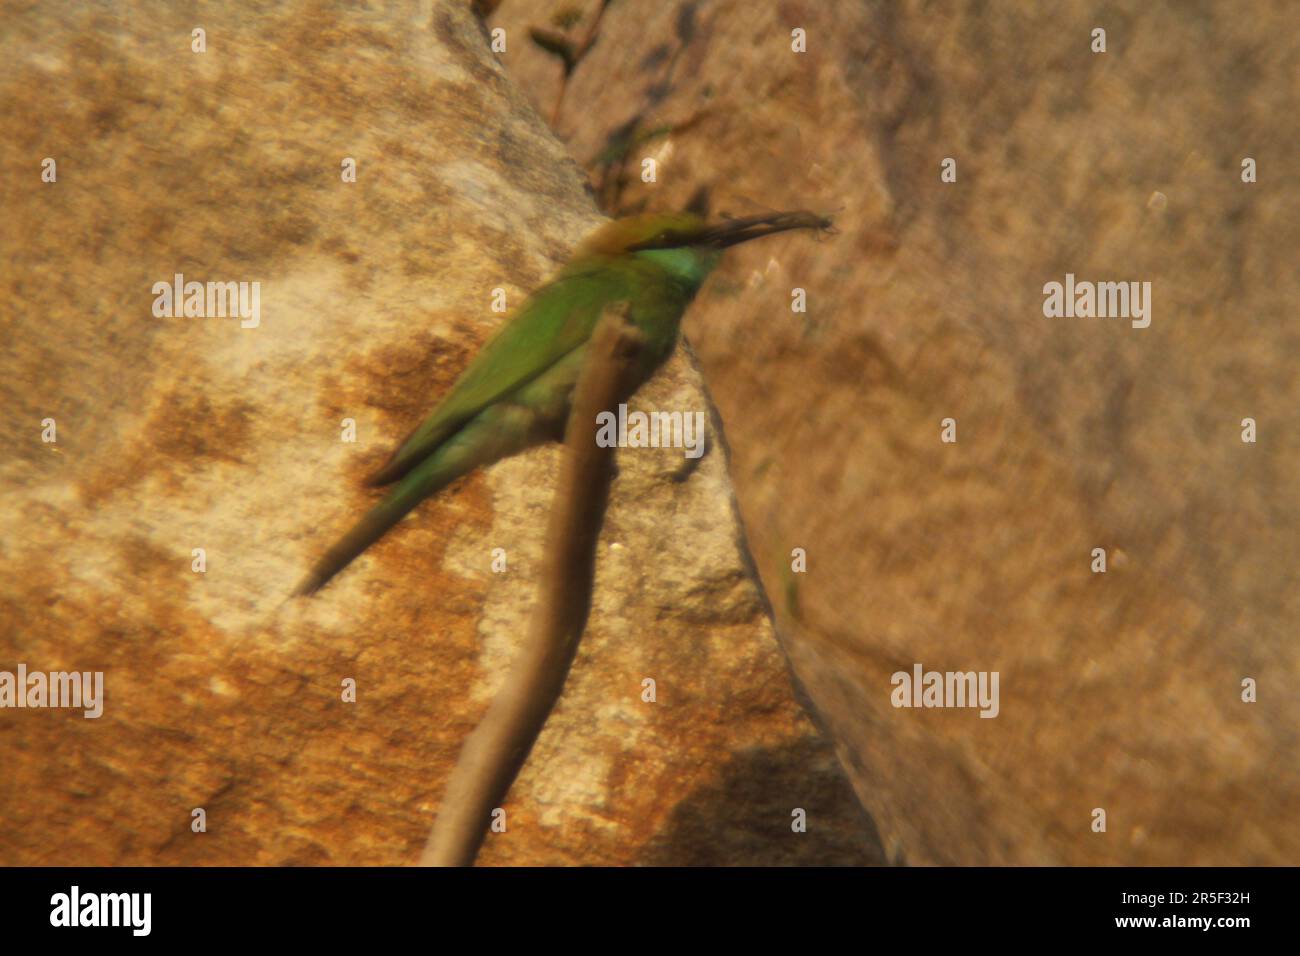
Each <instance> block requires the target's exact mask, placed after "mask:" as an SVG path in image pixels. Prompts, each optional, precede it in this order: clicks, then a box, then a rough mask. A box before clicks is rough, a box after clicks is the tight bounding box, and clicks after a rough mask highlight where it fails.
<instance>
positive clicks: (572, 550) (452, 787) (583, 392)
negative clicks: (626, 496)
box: [420, 308, 645, 866]
mask: <svg viewBox="0 0 1300 956" xmlns="http://www.w3.org/2000/svg"><path fill="white" fill-rule="evenodd" d="M644 343H645V339H644V336H643V335H642V334H641V333H640V332H638V331H637V329H636V328H635V326H633V325H632V324H631V323H630V322H628V321H627V319H626V312H625V310H624V309H621V308H611V309H606V310H605V314H604V315H603V316H602V318H601V320H600V322H599V324H598V325H597V326H596V330H595V333H594V334H593V335H592V338H591V342H590V344H589V346H588V352H587V358H586V361H585V362H584V363H583V367H582V371H581V373H580V374H579V376H578V383H577V385H576V386H575V387H574V390H573V401H572V410H571V412H570V414H569V421H568V426H567V429H566V432H565V455H566V457H565V461H564V464H563V466H562V468H561V472H560V484H559V487H558V488H557V489H556V494H555V502H554V504H553V505H552V508H551V516H550V523H549V525H548V528H547V532H546V562H545V564H544V566H543V567H542V572H541V578H540V593H539V595H538V605H537V610H536V612H535V613H534V615H533V619H532V622H531V626H530V629H529V633H528V638H527V640H526V642H525V644H524V647H523V648H522V650H521V651H520V653H519V657H518V659H517V660H516V662H515V664H514V666H513V667H512V668H511V671H510V673H509V675H508V676H507V677H506V682H505V685H504V686H503V687H502V688H501V691H500V693H498V694H497V696H496V698H495V699H494V700H493V701H492V704H491V706H490V707H489V708H488V711H487V715H486V716H485V717H484V718H483V722H482V723H480V724H479V725H478V727H477V728H476V729H475V730H474V732H473V733H472V734H471V735H470V736H469V739H468V740H466V741H465V746H464V749H462V750H461V754H460V760H459V761H458V762H457V764H456V769H455V770H454V771H453V772H452V775H451V781H450V783H448V785H447V792H446V794H445V795H444V797H443V799H442V805H441V806H440V807H439V808H438V819H437V821H436V822H435V823H434V825H433V829H432V831H431V832H430V834H429V841H428V843H427V844H426V845H425V848H424V853H423V855H422V856H421V858H420V865H421V866H469V865H472V864H473V862H474V857H475V855H476V854H477V853H478V850H479V846H480V845H481V844H482V842H483V838H484V836H485V833H486V830H487V827H488V824H489V823H490V822H491V814H492V811H493V810H494V809H496V808H497V807H499V806H500V805H501V803H502V801H503V800H504V798H505V796H506V793H507V792H508V791H509V789H510V785H511V784H512V783H513V782H514V780H515V777H516V776H517V775H518V773H519V770H520V768H522V767H523V765H524V761H525V760H526V759H527V757H528V752H529V751H530V750H531V749H532V747H533V744H534V742H536V740H537V737H538V735H539V734H540V733H541V731H542V726H543V725H544V724H545V723H546V718H547V717H548V716H549V715H550V713H551V710H552V708H553V707H554V706H555V702H556V701H557V700H558V699H559V697H560V691H561V690H562V689H563V688H564V680H565V677H567V676H568V673H569V666H570V665H571V664H572V663H573V655H574V653H575V652H576V651H577V649H578V641H579V640H580V639H581V637H582V632H583V630H584V628H585V627H586V624H587V614H588V612H589V610H590V609H591V591H592V580H593V577H594V573H595V559H596V539H597V537H598V536H599V534H600V526H601V522H602V520H603V519H604V515H605V505H606V502H607V500H608V497H609V486H610V480H611V477H612V467H611V466H612V464H613V454H614V450H613V448H601V447H600V446H598V445H597V444H596V441H595V431H596V416H597V414H599V413H600V412H601V411H603V410H607V409H611V408H614V407H616V406H617V405H618V403H619V402H620V401H623V400H625V399H626V398H627V396H628V394H630V392H631V391H632V390H633V388H634V384H633V381H632V370H633V366H634V363H635V360H636V357H637V354H638V353H639V351H640V349H641V348H642V347H643V346H644Z"/></svg>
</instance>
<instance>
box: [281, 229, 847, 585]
mask: <svg viewBox="0 0 1300 956" xmlns="http://www.w3.org/2000/svg"><path fill="white" fill-rule="evenodd" d="M830 225H831V223H830V220H828V219H826V218H824V217H822V216H817V215H813V214H812V213H807V212H787V213H775V214H771V215H765V216H754V217H752V218H748V219H734V220H729V221H724V222H722V223H720V224H715V225H710V224H708V223H707V222H705V221H704V220H703V219H702V218H700V217H699V216H696V215H694V214H691V213H679V214H654V215H641V216H632V217H629V218H627V219H619V220H616V221H614V222H610V223H606V224H605V225H604V226H602V227H600V228H599V229H597V230H596V231H595V232H593V233H592V234H591V236H589V237H588V238H587V239H586V240H585V241H584V242H583V243H582V244H581V245H580V246H579V247H578V249H577V251H576V252H575V253H574V256H573V259H572V260H571V261H570V262H569V264H568V265H566V266H565V267H564V268H563V269H562V270H561V271H560V273H559V274H558V275H557V276H556V277H555V278H554V279H552V280H551V281H550V282H548V283H547V284H546V285H544V286H542V287H541V288H540V289H538V290H537V291H536V292H535V293H533V294H532V295H531V296H529V297H528V299H527V300H526V301H525V302H524V303H523V304H522V305H520V306H519V308H518V310H517V311H516V313H515V314H514V316H513V317H512V318H511V319H510V320H509V321H508V322H507V323H506V325H505V326H504V327H503V328H502V329H501V330H500V331H499V332H498V333H497V334H496V335H495V336H494V337H493V338H492V339H491V340H490V341H489V342H488V343H487V344H486V345H484V346H483V349H482V350H481V351H480V352H479V354H478V355H477V356H476V357H475V359H474V361H473V362H471V363H470V366H469V368H467V369H466V370H465V372H464V373H463V374H462V375H461V376H460V378H459V379H458V380H457V381H456V384H455V385H454V386H453V387H452V390H451V393H450V394H449V395H448V396H447V397H446V398H444V399H443V400H442V402H441V403H440V404H439V405H438V406H437V407H436V408H434V410H433V411H432V413H430V415H429V417H428V418H426V419H425V420H424V422H423V423H422V424H421V425H420V426H419V427H418V428H416V429H415V431H413V432H412V433H411V434H410V436H409V437H408V438H407V439H406V441H404V442H403V443H402V444H401V446H400V447H399V448H398V449H397V451H396V452H394V453H393V455H392V457H391V458H390V459H389V461H388V463H387V464H386V465H384V466H383V467H382V468H381V469H379V471H378V472H377V473H376V474H375V475H374V476H373V477H372V478H371V479H370V484H372V485H387V484H391V483H393V482H396V483H397V484H396V486H395V487H394V488H393V489H392V490H391V491H390V492H389V493H388V496H387V497H385V498H384V499H383V500H382V501H381V502H379V504H377V505H375V507H374V508H372V509H371V510H370V511H369V513H367V514H366V516H365V517H364V518H362V519H361V521H360V522H358V523H357V525H356V526H355V527H353V528H352V530H351V531H349V532H348V533H347V534H346V535H344V537H343V539H342V540H341V541H339V542H338V543H337V544H336V545H334V547H333V548H331V549H330V550H329V551H327V552H326V553H325V555H324V556H323V557H322V558H321V559H320V560H319V561H318V562H317V563H316V566H315V567H314V568H312V570H311V573H310V574H308V575H307V577H306V579H305V580H304V581H303V582H302V584H300V585H299V586H298V591H297V593H299V594H310V593H312V592H313V591H316V590H319V589H320V588H321V587H323V586H324V585H325V583H326V582H327V581H329V580H330V578H332V577H334V575H336V574H338V573H339V572H340V571H341V570H343V568H345V567H346V566H347V565H348V564H349V563H350V562H351V561H352V559H353V558H355V557H357V555H359V554H361V552H362V551H364V550H365V549H366V548H368V547H370V545H372V544H374V543H375V542H376V541H377V540H379V538H380V537H381V536H382V535H383V534H384V533H385V532H386V531H388V529H389V528H391V527H393V525H395V524H397V522H398V521H400V520H401V519H402V518H403V517H404V516H405V515H406V514H407V512H409V511H410V510H411V509H412V508H414V507H415V506H416V505H417V504H419V503H420V502H421V501H422V500H424V499H425V498H427V497H428V496H429V495H431V494H433V493H434V492H436V491H439V490H440V489H442V488H444V487H446V486H447V485H448V484H450V483H451V482H452V481H454V480H456V479H457V478H459V477H460V476H461V475H464V474H466V473H468V472H470V471H473V470H474V469H475V468H477V467H479V466H480V465H487V464H490V463H492V462H494V461H497V460H499V459H501V458H506V457H508V456H510V455H514V454H516V453H518V452H521V451H523V450H524V449H526V448H530V447H532V446H533V445H537V444H540V443H542V442H545V441H559V440H562V439H563V438H564V429H565V425H566V423H567V421H568V415H569V398H570V395H571V393H572V391H573V386H574V384H575V383H576V382H577V380H578V372H579V370H580V369H581V368H582V362H583V359H584V358H585V356H586V351H587V348H586V346H587V342H588V340H589V339H590V337H591V335H592V332H593V331H595V328H596V323H597V322H598V321H599V320H600V316H601V314H602V312H603V311H604V309H605V308H606V307H608V306H615V305H619V304H624V305H625V307H626V309H627V316H628V319H629V320H630V321H631V322H632V323H633V324H634V325H635V326H636V327H637V328H638V329H639V330H640V332H641V333H642V334H643V335H644V336H645V338H646V343H647V344H646V346H645V347H644V348H643V349H642V351H641V353H640V354H639V356H638V359H637V365H636V367H635V369H634V375H633V378H634V381H635V384H636V386H637V387H640V385H641V384H642V383H644V382H645V381H646V380H647V379H649V378H650V376H651V375H652V374H654V372H655V370H656V369H657V368H659V366H660V365H662V364H663V363H664V362H665V361H666V360H667V359H668V357H669V356H670V355H671V354H672V352H673V349H674V347H675V346H676V344H677V334H678V329H679V327H680V326H681V321H682V315H683V313H685V311H686V307H687V306H688V305H690V303H691V300H692V299H693V298H695V293H696V292H698V291H699V289H700V286H701V285H703V283H704V280H705V279H706V278H708V276H709V273H710V272H712V271H713V269H714V267H715V266H716V265H717V264H718V261H719V259H720V258H721V256H722V251H723V250H724V249H725V248H726V247H727V246H731V245H735V244H736V243H738V242H745V241H747V240H750V239H756V238H758V237H760V236H767V235H771V234H772V233H776V232H784V231H785V230H788V229H828V228H830Z"/></svg>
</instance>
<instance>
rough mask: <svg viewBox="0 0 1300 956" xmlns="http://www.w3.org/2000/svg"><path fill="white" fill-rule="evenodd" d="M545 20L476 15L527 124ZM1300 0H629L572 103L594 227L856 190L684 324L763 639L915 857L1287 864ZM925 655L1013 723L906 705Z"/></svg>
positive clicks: (554, 84) (877, 813) (1299, 667)
mask: <svg viewBox="0 0 1300 956" xmlns="http://www.w3.org/2000/svg"><path fill="white" fill-rule="evenodd" d="M561 6H573V4H561V3H554V2H546V0H536V2H530V0H511V2H509V3H505V4H503V5H502V6H501V8H500V10H499V11H498V12H497V14H496V16H495V18H494V19H493V20H492V25H493V26H504V27H505V28H506V30H507V34H508V35H509V36H510V37H511V38H512V45H511V46H510V47H509V53H508V54H507V55H505V56H503V57H502V59H503V62H505V63H506V65H507V67H508V69H509V71H510V73H511V75H512V76H513V77H515V78H516V79H517V80H518V81H519V83H520V85H521V86H522V87H523V88H524V89H526V90H528V91H530V94H531V95H532V96H533V97H534V101H535V103H536V105H537V107H538V108H539V110H541V111H542V112H543V114H544V115H549V114H550V112H551V110H552V109H553V107H554V103H555V98H556V96H557V95H558V77H559V75H560V71H559V67H558V65H557V62H556V60H555V59H554V58H553V57H551V56H550V55H548V54H545V53H543V52H542V51H540V50H538V49H536V48H535V47H534V46H533V45H531V44H529V43H528V42H526V39H525V38H526V28H527V27H528V26H529V25H533V24H542V23H546V22H547V21H548V20H549V19H550V17H551V15H552V13H553V12H554V11H555V10H556V9H558V8H560V7H561ZM578 6H580V7H581V8H583V9H585V10H587V11H591V10H593V9H594V7H595V4H594V3H585V4H579V5H578ZM1291 18H1292V14H1291V11H1290V10H1289V9H1288V8H1287V7H1286V6H1285V5H1264V6H1260V7H1256V8H1254V9H1252V11H1251V12H1250V14H1249V15H1243V14H1242V13H1241V11H1238V10H1230V9H1228V8H1225V7H1215V8H1197V9H1195V10H1193V9H1190V8H1187V7H1185V6H1182V5H1171V6H1143V7H1142V8H1141V9H1136V10H1127V11H1119V10H1117V9H1111V8H1105V9H1103V8H1097V7H1095V6H1094V5H1088V4H1072V5H1009V4H997V5H989V4H983V3H975V2H963V3H951V4H943V5H934V4H927V3H921V2H898V3H895V2H889V3H880V4H829V3H811V2H798V0H785V2H781V3H771V4H754V3H748V2H741V0H719V2H715V3H709V4H701V3H696V2H683V0H675V2H670V3H661V4H614V5H613V6H611V7H610V8H609V10H608V12H607V13H606V15H605V17H604V19H603V21H602V22H601V24H600V28H599V31H598V38H597V40H596V42H595V44H594V45H593V46H592V47H591V49H590V52H589V54H588V55H587V57H586V58H585V59H584V60H583V61H582V62H581V63H580V65H579V66H578V67H577V69H576V71H575V72H574V74H573V76H572V78H571V80H570V82H569V83H568V85H567V89H566V90H565V91H564V101H563V105H562V108H561V110H560V113H559V121H558V131H559V132H560V133H561V135H562V136H563V137H564V139H565V140H566V142H567V143H568V145H569V147H570V148H571V150H572V151H573V153H574V155H575V156H577V157H579V159H580V160H582V161H583V162H585V163H588V166H589V168H590V169H591V170H592V173H593V177H594V178H595V179H596V180H597V181H598V182H603V183H604V184H605V186H606V188H605V189H604V190H603V191H602V195H603V196H606V197H607V198H608V199H610V200H612V205H611V208H613V209H623V210H626V209H634V208H638V207H640V206H642V205H653V206H656V207H671V206H674V205H681V204H684V203H685V202H686V200H687V198H688V197H690V196H691V195H692V194H693V193H694V192H695V190H696V189H697V188H698V187H699V186H701V185H708V186H710V187H712V190H713V195H714V200H715V208H722V209H730V210H732V211H734V212H746V211H752V210H753V209H754V208H755V207H756V206H758V207H766V208H774V209H781V208H790V207H797V206H806V207H813V208H817V209H838V210H840V211H839V214H838V217H837V223H838V225H839V227H840V230H841V234H840V235H839V236H838V237H836V238H834V239H833V240H831V241H828V242H825V243H823V244H821V245H814V244H813V243H810V242H807V241H806V240H805V239H804V238H802V237H790V238H788V239H783V240H780V241H779V242H778V241H775V240H774V241H773V242H770V243H765V244H762V245H761V246H760V245H759V244H755V245H753V246H751V247H745V248H741V249H738V250H737V251H736V253H735V254H734V255H733V256H732V258H731V259H730V261H729V262H728V263H727V264H726V265H724V268H723V271H722V274H721V275H718V276H716V277H715V278H714V280H713V282H712V284H711V285H710V287H709V289H708V290H707V291H706V292H705V294H704V295H702V297H701V302H700V306H701V307H700V308H698V309H697V310H696V311H695V312H694V313H693V314H692V316H691V317H690V318H688V320H687V325H686V330H687V333H688V335H689V336H690V338H691V340H692V342H693V344H694V345H695V347H696V348H697V349H698V351H699V354H700V358H701V363H702V366H703V368H704V371H705V375H706V378H707V380H708V382H709V384H710V388H711V390H712V392H713V394H714V397H715V398H716V400H717V403H718V407H719V410H720V413H721V415H722V417H723V420H724V422H725V424H726V427H727V433H728V437H729V439H730V441H731V445H732V449H733V458H732V471H731V473H732V477H733V480H734V481H735V483H736V487H737V494H738V498H739V501H740V506H741V513H742V517H743V523H744V528H745V532H746V535H747V537H748V539H749V541H750V543H751V546H752V549H753V552H754V555H755V559H756V563H757V565H758V567H759V569H760V571H761V574H762V578H763V580H764V581H765V582H766V584H767V589H768V591H769V593H770V594H771V595H772V597H773V602H774V603H775V605H776V609H777V614H778V623H779V630H780V631H781V633H782V634H783V637H784V640H783V643H784V645H785V647H786V648H787V650H788V652H789V654H790V657H791V659H792V661H793V663H794V666H795V670H796V672H797V674H798V675H799V676H800V678H801V679H802V681H803V683H804V684H805V685H806V687H807V689H808V692H809V694H810V696H811V697H812V698H813V700H814V701H815V703H816V708H817V710H818V711H819V712H820V713H821V714H822V716H823V718H824V720H825V722H826V723H827V725H828V726H829V727H830V728H831V730H832V732H833V733H834V735H835V737H836V738H837V742H838V750H839V752H840V754H841V756H842V757H843V758H844V759H845V762H846V765H847V767H848V769H849V771H850V772H851V774H852V775H853V779H854V784H855V789H856V791H857V793H858V795H859V797H860V798H861V800H862V802H863V804H864V806H865V807H866V808H867V809H868V810H869V811H870V813H871V815H872V817H873V818H874V819H875V821H876V823H877V825H878V826H879V828H880V831H881V833H882V835H883V836H884V837H885V839H886V843H887V846H888V847H889V849H890V852H891V854H892V855H893V856H894V857H896V858H900V859H905V860H907V861H910V862H917V863H969V864H989V863H1017V864H1033V863H1037V864H1044V863H1075V864H1110V863H1128V864H1246V863H1271V864H1277V863H1294V862H1295V861H1296V859H1297V858H1300V826H1298V825H1297V821H1296V815H1295V813H1294V805H1295V799H1296V794H1297V792H1300V776H1298V774H1297V761H1296V759H1295V741H1296V738H1297V729H1298V728H1300V696H1297V695H1296V693H1295V691H1294V689H1295V687H1296V686H1297V683H1298V682H1300V649H1298V648H1300V645H1297V642H1296V640H1295V626H1296V621H1297V620H1300V605H1298V599H1297V591H1296V588H1295V587H1294V581H1293V578H1294V574H1295V567H1296V564H1297V545H1296V542H1297V541H1300V496H1298V495H1297V493H1296V481H1295V475H1296V474H1297V472H1300V459H1298V456H1297V443H1296V441H1295V438H1294V434H1295V428H1296V408H1297V407H1300V380H1298V379H1297V375H1296V371H1295V351H1296V336H1295V332H1294V329H1295V323H1294V320H1293V318H1292V312H1293V311H1294V303H1295V302H1296V301H1297V299H1298V298H1300V281H1298V277H1297V272H1296V269H1295V251H1296V249H1297V248H1298V247H1300V241H1298V240H1300V235H1298V231H1300V225H1297V223H1298V222H1300V217H1297V215H1296V209H1297V200H1298V199H1300V192H1298V191H1300V186H1298V185H1297V183H1296V181H1295V177H1294V176H1292V175H1290V167H1291V165H1293V161H1292V157H1293V154H1294V147H1293V144H1294V143H1296V142H1297V141H1300V109H1297V102H1296V83H1295V63H1296V60H1297V38H1296V32H1295V30H1294V29H1292V28H1291V24H1290V21H1291ZM1098 27H1101V28H1104V29H1106V31H1107V41H1108V42H1107V52H1105V53H1093V52H1092V49H1091V47H1092V31H1093V30H1094V29H1096V28H1098ZM796 28H800V29H803V30H804V31H806V36H807V52H806V53H802V54H798V53H794V52H792V49H791V42H792V37H791V31H792V30H794V29H796ZM586 29H587V24H586V23H585V22H581V23H578V24H575V25H574V26H573V27H572V32H573V34H574V35H576V36H582V35H583V34H584V31H585V30H586ZM521 41H523V42H521ZM628 144H632V145H631V146H629V145H628ZM950 157H951V158H954V159H955V160H956V162H957V181H956V182H954V183H944V182H942V181H941V179H940V173H941V164H942V162H943V161H944V160H945V159H946V158H950ZM1247 157H1251V158H1254V159H1255V160H1256V161H1257V163H1258V169H1259V174H1258V182H1257V183H1255V184H1246V183H1243V182H1242V178H1241V165H1242V162H1243V160H1244V159H1245V158H1247ZM645 158H654V159H656V160H657V181H656V182H655V183H653V184H646V183H643V182H642V181H641V178H640V176H639V175H638V174H639V172H640V168H641V167H640V164H641V161H642V160H643V159H645ZM619 170H622V172H623V173H624V175H623V176H622V177H621V178H620V176H619V175H618V171H619ZM617 183H622V185H621V192H620V189H618V188H615V187H614V186H613V185H611V184H617ZM1156 194H1158V195H1159V196H1160V197H1161V198H1160V199H1159V200H1156V201H1154V202H1153V201H1152V200H1153V197H1154V196H1155V195H1156ZM1066 273H1073V274H1075V275H1077V276H1078V277H1079V278H1080V279H1089V280H1094V281H1098V280H1112V281H1129V280H1134V281H1139V280H1140V281H1149V282H1151V283H1152V288H1153V297H1154V312H1153V317H1152V324H1151V326H1150V327H1149V328H1146V329H1135V328H1133V327H1132V326H1131V325H1130V324H1129V323H1128V322H1126V321H1122V320H1113V319H1109V320H1102V319H1064V318H1059V319H1048V318H1045V317H1044V314H1043V302H1044V297H1043V292H1042V290H1043V286H1044V284H1045V283H1048V282H1052V281H1058V282H1059V281H1063V280H1064V277H1065V275H1066ZM795 287H799V288H804V289H805V290H806V291H807V296H808V311H807V313H806V314H803V315H800V314H792V313H791V311H790V302H791V299H790V295H791V290H792V289H793V288H795ZM950 417H951V418H954V419H955V420H956V421H957V423H958V431H957V436H958V441H957V443H956V444H943V443H941V442H940V429H941V422H942V421H943V420H944V419H945V418H950ZM1247 417H1249V418H1253V419H1255V421H1256V422H1257V423H1258V427H1259V440H1258V442H1257V443H1255V444H1244V443H1243V442H1242V441H1241V431H1242V425H1241V422H1242V419H1244V418H1247ZM796 547H800V548H805V549H806V550H807V553H808V571H807V574H806V575H802V576H800V575H791V574H790V573H789V566H790V553H791V550H792V549H793V548H796ZM1098 547H1101V548H1105V549H1106V550H1107V552H1108V557H1109V567H1108V570H1107V572H1106V573H1105V574H1104V575H1101V574H1093V573H1092V572H1091V570H1090V564H1091V561H1092V558H1091V552H1092V549H1094V548H1098ZM917 662H920V663H922V664H923V665H924V666H925V667H926V668H929V669H936V670H945V671H946V670H962V671H965V670H986V671H998V672H999V673H1000V675H1001V712H1000V714H999V716H998V717H997V718H995V719H992V720H981V719H978V718H977V717H976V716H975V715H974V714H973V713H972V712H970V711H942V710H901V709H895V708H894V707H892V706H891V703H890V692H891V690H892V687H891V683H890V677H891V675H892V674H893V673H894V672H896V671H900V670H902V671H909V672H910V670H911V668H912V666H913V665H914V664H915V663H917ZM1245 678H1253V679H1255V680H1256V681H1258V685H1259V688H1260V690H1259V700H1258V703H1255V704H1247V703H1243V702H1242V700H1241V694H1242V686H1241V685H1242V681H1243V679H1245ZM1094 808H1104V809H1105V810H1106V811H1107V816H1108V820H1107V822H1108V828H1107V832H1106V833H1105V834H1100V833H1093V832H1092V830H1091V824H1092V820H1093V816H1092V814H1093V810H1094Z"/></svg>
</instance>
